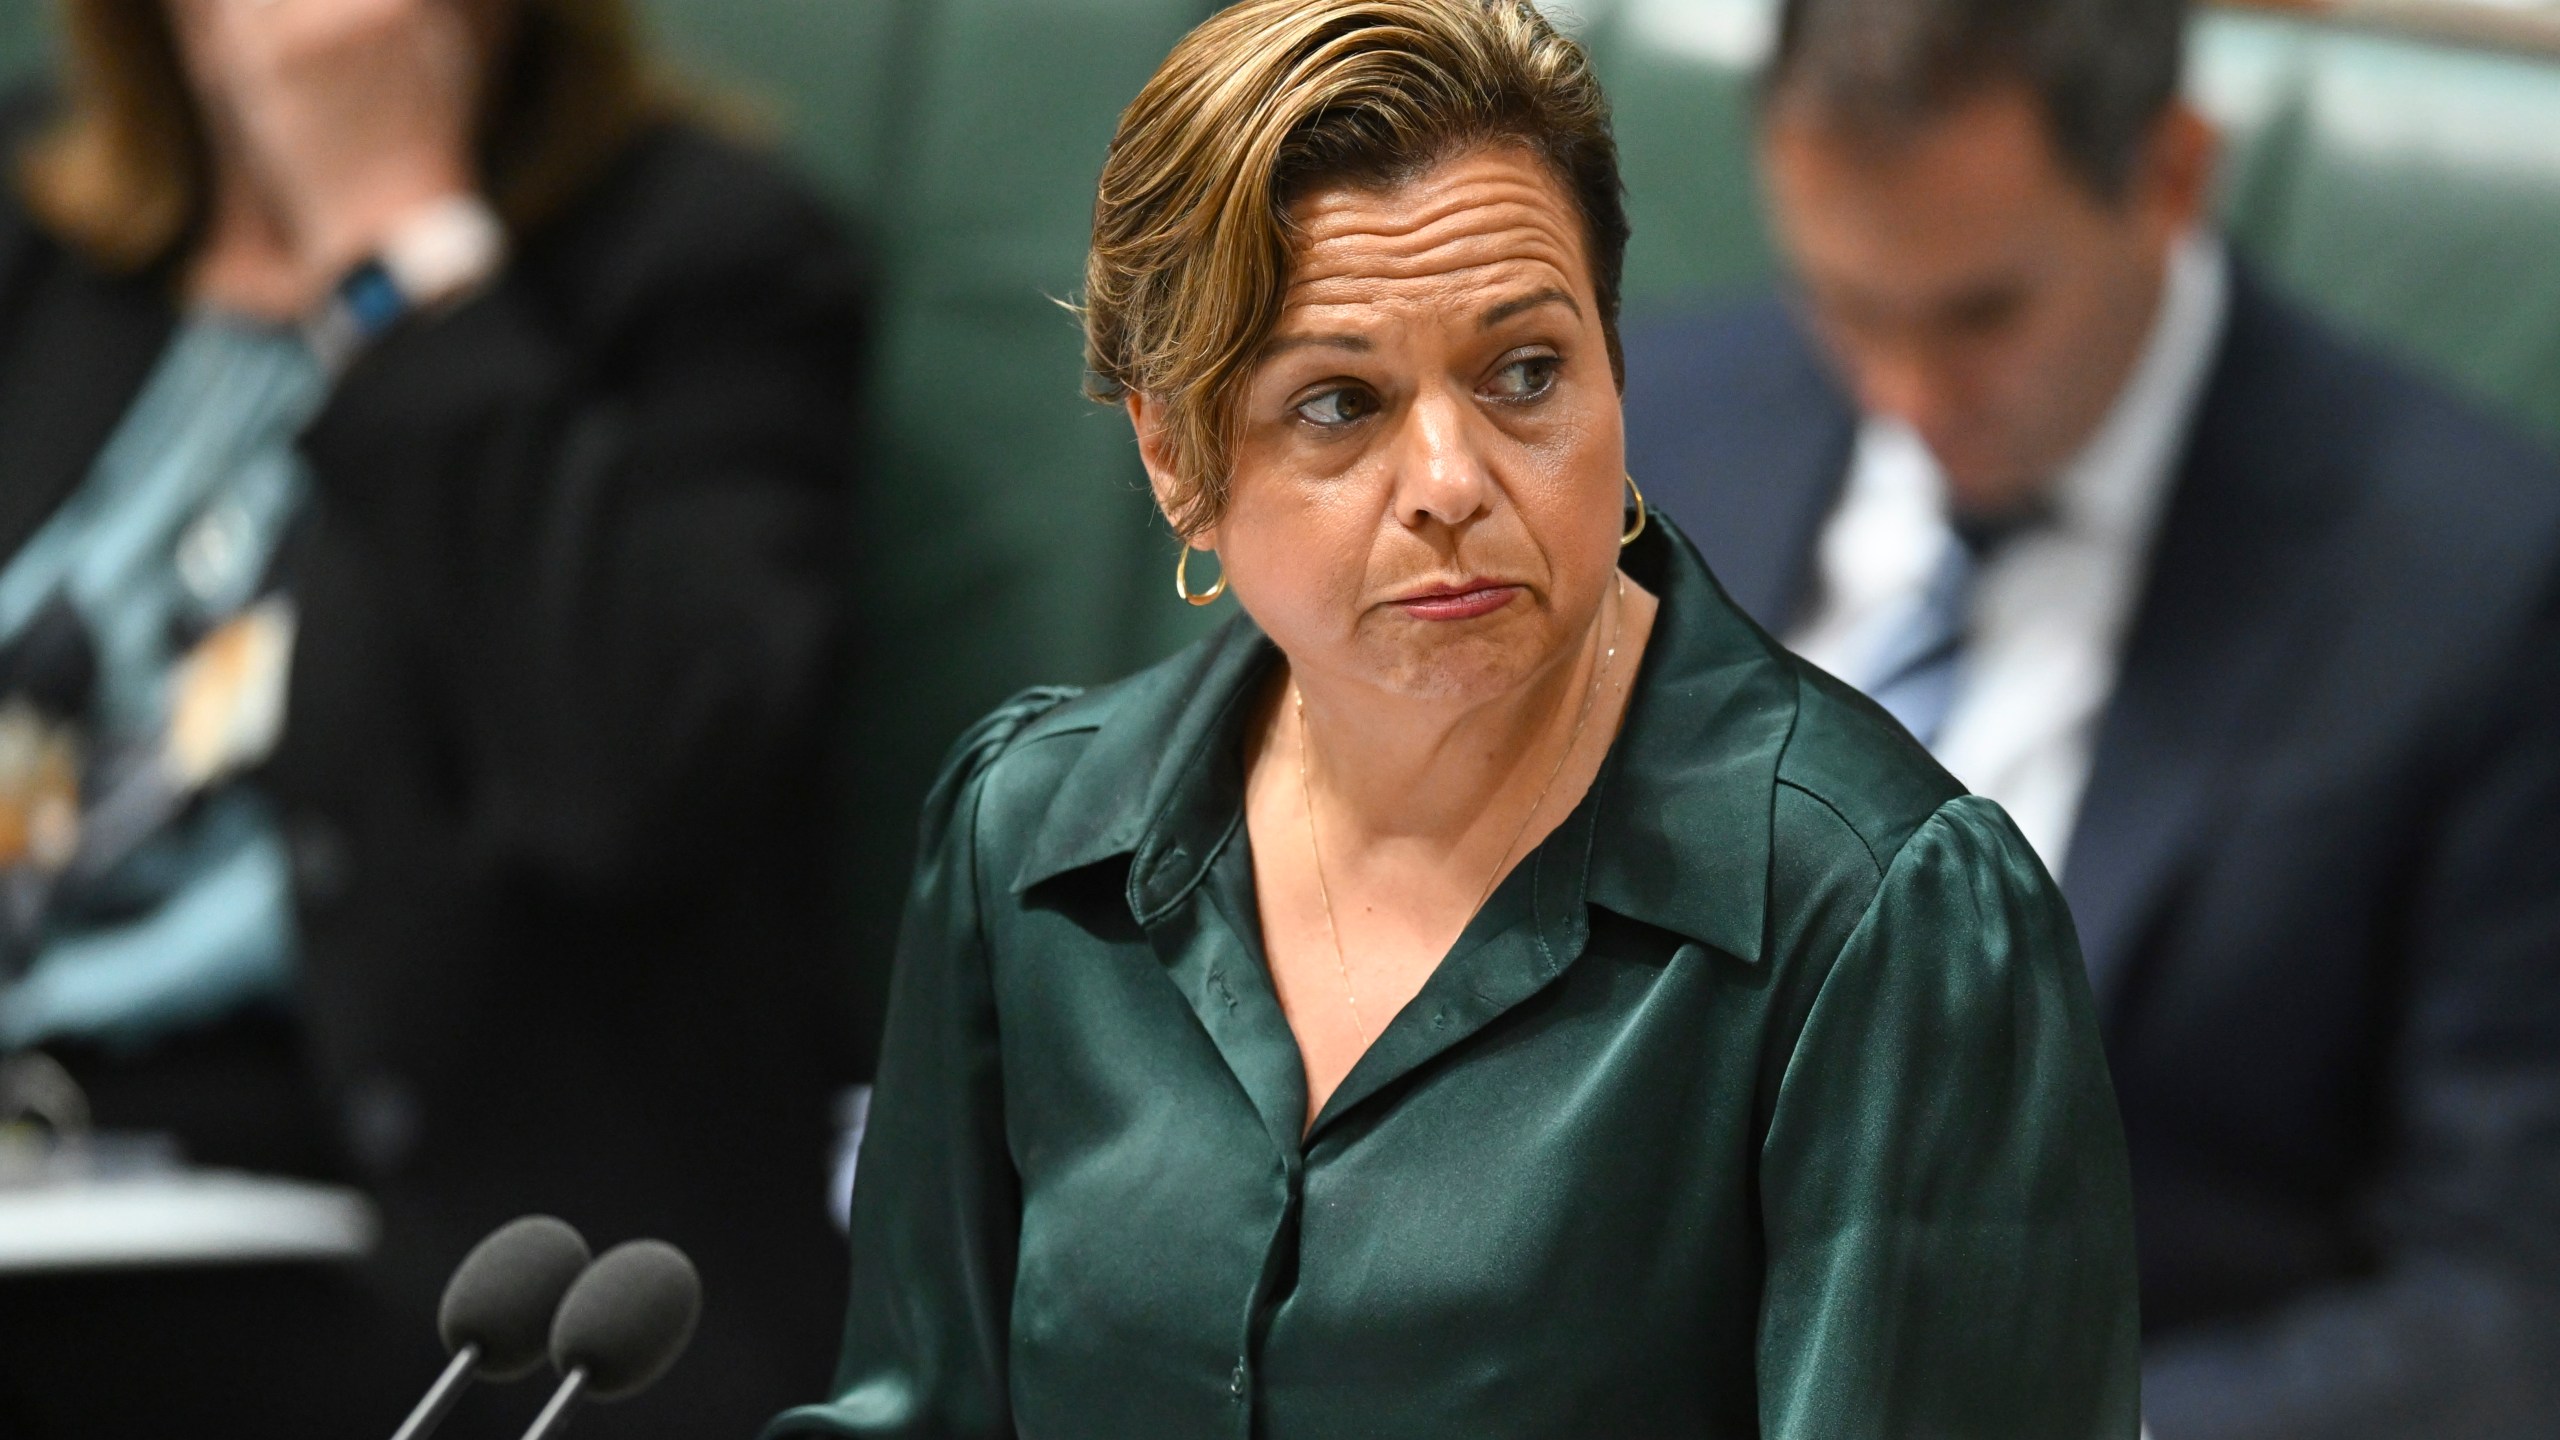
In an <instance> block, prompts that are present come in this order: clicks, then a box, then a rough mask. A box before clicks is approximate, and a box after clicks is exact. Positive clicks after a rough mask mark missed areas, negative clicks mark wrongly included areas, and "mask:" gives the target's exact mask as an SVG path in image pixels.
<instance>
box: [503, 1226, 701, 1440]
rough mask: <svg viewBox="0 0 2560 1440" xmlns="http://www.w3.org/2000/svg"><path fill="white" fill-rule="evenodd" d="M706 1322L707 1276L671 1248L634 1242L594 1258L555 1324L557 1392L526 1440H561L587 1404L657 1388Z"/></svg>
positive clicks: (553, 1355) (565, 1298)
mask: <svg viewBox="0 0 2560 1440" xmlns="http://www.w3.org/2000/svg"><path fill="white" fill-rule="evenodd" d="M701 1318H702V1276H701V1275H700V1273H698V1272H697V1271H695V1269H694V1268H693V1262H692V1261H691V1260H688V1259H686V1258H685V1254H684V1252H683V1251H681V1250H679V1249H677V1248H676V1247H674V1246H673V1245H670V1244H668V1243H667V1242H665V1241H664V1240H633V1241H630V1242H629V1243H627V1244H622V1245H616V1246H614V1247H613V1248H612V1249H610V1250H607V1251H606V1252H604V1253H603V1254H602V1255H599V1256H597V1257H596V1263H594V1264H593V1265H590V1266H588V1267H587V1273H585V1274H584V1275H581V1276H579V1277H578V1282H577V1283H576V1284H574V1285H572V1286H570V1287H569V1293H568V1294H567V1295H564V1296H562V1297H561V1300H560V1313H559V1315H558V1316H556V1317H554V1318H553V1320H552V1322H551V1368H553V1369H555V1370H557V1371H559V1372H560V1374H561V1377H562V1378H561V1381H560V1388H559V1389H557V1390H554V1391H553V1392H551V1403H550V1404H548V1405H545V1406H544V1407H542V1413H541V1414H540V1415H539V1416H537V1417H535V1419H534V1422H533V1428H532V1429H530V1430H527V1431H526V1432H524V1440H545V1437H546V1436H550V1435H556V1434H558V1433H559V1431H560V1429H561V1427H562V1426H565V1425H567V1424H568V1423H569V1411H570V1410H571V1409H572V1408H573V1407H575V1406H576V1405H577V1403H578V1401H579V1400H580V1399H582V1398H590V1397H591V1398H593V1399H597V1400H620V1399H623V1398H625V1397H626V1396H631V1395H637V1394H639V1393H640V1392H641V1391H643V1390H646V1389H648V1388H649V1387H650V1386H652V1385H654V1384H656V1383H657V1382H658V1377H659V1376H661V1375H664V1374H666V1373H667V1369H668V1367H669V1366H672V1365H674V1364H675V1363H676V1357H677V1356H679V1355H681V1354H683V1353H684V1347H685V1345H686V1343H687V1342H688V1341H690V1340H692V1339H693V1326H694V1322H695V1321H697V1320H700V1319H701Z"/></svg>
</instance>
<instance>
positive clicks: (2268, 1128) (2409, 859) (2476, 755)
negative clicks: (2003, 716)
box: [1627, 267, 2560, 1440]
mask: <svg viewBox="0 0 2560 1440" xmlns="http://www.w3.org/2000/svg"><path fill="white" fill-rule="evenodd" d="M2234 278H2235V284H2234V289H2233V295H2232V308H2231V312H2230V318H2229V322H2228V326H2227V329H2226V330H2225V332H2224V335H2223V339H2222V343H2221V348H2220V351H2219V354H2218V356H2217V358H2216V361H2215V364H2214V368H2213V370H2212V372H2211V379H2210V380H2209V382H2208V388H2207V390H2206V393H2205V395H2204V396H2203V398H2202V401H2201V404H2200V407H2199V410H2198V414H2197V419H2196V422H2195V428H2194V430H2193V431H2192V432H2191V434H2190V437H2189V442H2188V445H2187V449H2186V452H2185V456H2184V460H2183V463H2182V464H2181V465H2180V467H2179V470H2178V472H2177V477H2176V480H2175V482H2174V487H2173V491H2172V496H2171V499H2170V502H2169V509H2168V512H2167V514H2166V516H2165V517H2164V520H2163V523H2162V526H2161V529H2160V532H2159V534H2158V537H2157V539H2156V541H2155V543H2154V547H2153V549H2152V551H2151V553H2150V561H2149V570H2148V579H2147V584H2146V586H2145V587H2144V590H2143V595H2142V598H2141V600H2140V602H2139V605H2138V608H2137V610H2136V613H2135V618H2134V621H2133V629H2132V631H2131V633H2130V635H2129V636H2127V637H2126V639H2125V641H2124V649H2123V657H2124V658H2123V665H2122V671H2121V676H2120V679H2119V681H2118V684H2117V686H2116V689H2115V691H2114V694H2113V696H2112V699H2111V701H2110V704H2109V707H2108V709H2107V711H2106V713H2105V715H2104V717H2103V719H2102V721H2101V723H2100V727H2099V731H2098V740H2097V750H2096V755H2095V759H2094V766H2093V770H2092V774H2091V779H2090V784H2089V788H2088V790H2087V792H2086V795H2085V798H2084V800H2083V802H2082V804H2081V807H2080V810H2079V813H2078V816H2077V818H2076V822H2075V829H2074V831H2073V834H2072V840H2071V845H2070V849H2069V858H2068V861H2067V864H2066V866H2065V868H2064V872H2063V874H2062V876H2061V880H2062V885H2063V889H2064V893H2065V895H2066V896H2067V897H2068V898H2069V900H2070V902H2071V905H2072V909H2073V911H2074V915H2075V918H2076V920H2077V923H2078V925H2079V927H2080V932H2081V943H2082V947H2083V949H2084V951H2085V953H2086V956H2087V959H2088V963H2089V965H2090V968H2091V979H2092V982H2093V985H2094V987H2095V989H2096V991H2097V995H2098V1001H2099V1005H2100V1013H2101V1019H2102V1022H2103V1024H2104V1025H2105V1027H2106V1030H2107V1038H2108V1045H2109V1053H2110V1058H2111V1061H2112V1064H2113V1067H2114V1072H2115V1080H2116V1092H2117V1095H2118V1097H2119V1100H2120V1102H2121V1104H2122V1106H2123V1110H2124V1120H2125V1129H2126V1135H2127V1138H2128V1140H2129V1142H2130V1145H2131V1150H2132V1158H2133V1175H2134V1185H2135V1197H2136V1217H2137V1222H2138V1229H2139V1237H2140V1247H2141V1264H2142V1279H2143V1302H2142V1303H2143V1321H2144V1329H2145V1336H2146V1349H2145V1375H2144V1410H2145V1413H2146V1416H2147V1418H2148V1419H2149V1422H2150V1425H2151V1429H2152V1431H2153V1433H2154V1434H2155V1435H2157V1436H2158V1437H2159V1440H2241V1437H2252V1440H2255V1437H2267V1440H2275V1437H2299V1440H2313V1437H2317V1440H2358V1437H2373V1440H2381V1437H2397V1440H2411V1437H2426V1440H2466V1437H2482V1440H2487V1437H2522V1436H2528V1435H2548V1434H2551V1433H2552V1428H2551V1427H2552V1426H2553V1425H2554V1424H2555V1423H2560V1420H2556V1419H2555V1417H2560V469H2555V468H2554V467H2553V466H2552V465H2551V464H2550V463H2549V462H2548V461H2547V460H2545V459H2544V458H2542V457H2541V456H2539V455H2537V454H2536V453H2534V452H2533V451H2532V450H2531V449H2530V448H2529V447H2528V446H2526V445H2525V444H2523V443H2521V442H2520V441H2518V440H2516V439H2514V438H2512V437H2510V436H2509V435H2508V434H2506V433H2505V432H2504V431H2503V430H2502V429H2501V428H2500V427H2498V426H2497V425H2495V424H2493V423H2491V422H2488V421H2486V420H2483V419H2481V418H2478V417H2477V416H2475V415H2474V414H2473V413H2472V412H2470V411H2469V410H2467V409H2466V408H2464V407H2463V406H2462V405H2460V404H2459V403H2457V402H2454V401H2452V400H2449V399H2448V398H2446V397H2445V396H2443V395H2442V394H2440V393H2439V392H2438V391H2436V390H2435V389H2433V388H2431V387H2430V386H2428V385H2427V384H2425V383H2423V382H2421V381H2419V380H2417V379H2415V378H2413V377H2412V376H2410V375H2408V374H2405V373H2403V372H2402V371H2400V370H2398V369H2396V368H2394V367H2392V366H2391V365H2389V364H2387V363H2384V362H2382V361H2380V360H2378V359H2376V358H2374V357H2372V356H2370V355H2368V354H2366V353H2364V352H2363V351H2361V350H2359V349H2357V348H2355V347H2353V346H2351V345H2349V344H2347V343H2345V342H2343V341H2341V340H2340V339H2338V338H2336V337H2334V336H2333V335H2332V334H2330V333H2329V332H2327V331H2326V330H2324V329H2323V328H2322V327H2321V326H2320V325H2318V324H2317V323H2315V322H2314V321H2312V320H2311V319H2310V318H2309V317H2307V316H2305V315H2304V314H2302V313H2300V312H2299V311H2297V310H2296V309H2294V308H2292V307H2291V306H2290V305H2289V304H2287V303H2286V302H2284V301H2282V300H2281V299H2279V298H2278V297H2276V296H2275V295H2273V294H2271V293H2270V292H2269V290H2268V288H2267V287H2266V286H2265V284H2264V283H2263V282H2261V281H2260V280H2258V279H2256V278H2255V277H2253V276H2252V275H2251V274H2250V273H2249V272H2248V271H2247V269H2246V267H2240V268H2238V269H2237V271H2236V272H2235V277H2234ZM1627 374H1628V386H1629V389H1628V397H1627V422H1628V458H1629V464H1630V468H1631V470H1632V471H1633V472H1634V474H1635V475H1636V476H1637V477H1638V478H1639V480H1640V481H1641V483H1643V484H1644V485H1645V487H1646V489H1647V492H1648V494H1649V495H1651V496H1653V497H1654V498H1655V499H1656V501H1657V503H1658V504H1659V505H1660V506H1661V507H1662V508H1663V509H1664V510H1665V511H1666V512H1668V513H1670V514H1672V515H1675V516H1677V517H1678V519H1679V521H1680V523H1681V524H1682V525H1683V526H1684V527H1685V528H1686V529H1687V530H1688V532H1689V533H1690V534H1692V535H1695V536H1696V537H1698V544H1699V547H1700V549H1701V550H1703V551H1704V552H1705V554H1706V555H1707V558H1708V560H1709V562H1710V563H1711V564H1712V565H1713V566H1714V568H1715V570H1716V573H1717V574H1718V576H1719V577H1720V578H1721V579H1722V580H1723V581H1724V583H1725V584H1726V585H1727V586H1728V587H1730V589H1731V590H1732V592H1733V595H1734V598H1735V599H1736V600H1737V601H1738V602H1740V604H1741V605H1742V606H1743V607H1744V608H1745V609H1746V610H1747V611H1749V612H1750V613H1751V614H1753V615H1754V616H1755V617H1756V618H1758V619H1759V620H1760V621H1761V622H1762V623H1764V624H1766V625H1768V626H1770V627H1771V628H1772V629H1780V630H1783V629H1784V628H1785V627H1786V626H1787V625H1788V624H1789V623H1790V622H1791V621H1792V620H1794V619H1795V618H1797V616H1798V615H1799V613H1800V607H1801V606H1802V604H1803V603H1804V602H1805V600H1806V598H1807V592H1808V589H1809V586H1810V577H1811V576H1812V574H1813V555H1812V551H1813V548H1814V545H1815V542H1816V536H1817V535H1818V534H1819V532H1820V530H1821V528H1822V525H1823V522H1824V519H1825V517H1826V515H1827V514H1828V512H1829V511H1830V509H1831V508H1832V505H1833V503H1834V502H1835V501H1836V500H1837V498H1838V496H1839V493H1840V487H1841V484H1842V482H1843V479H1844V477H1845V474H1846V471H1847V469H1848V465H1849V459H1850V455H1851V448H1852V441H1853V438H1854V434H1855V431H1856V427H1857V425H1858V417H1857V413H1856V410H1855V407H1854V403H1853V402H1852V401H1851V399H1850V398H1849V397H1848V396H1847V394H1846V393H1845V392H1844V391H1843V389H1842V388H1841V386H1840V385H1839V383H1838V381H1837V380H1836V379H1835V378H1834V376H1833V374H1832V372H1831V371H1830V370H1829V368H1828V367H1827V365H1826V364H1825V362H1824V361H1823V359H1822V358H1820V356H1819V355H1818V352H1817V348H1816V347H1815V345H1814V344H1813V343H1812V342H1811V340H1810V338H1809V337H1808V336H1807V335H1806V334H1805V333H1804V331H1803V330H1802V329H1801V328H1800V326H1799V324H1798V323H1797V322H1796V320H1795V319H1794V318H1793V317H1792V316H1791V315H1790V314H1789V313H1788V311H1787V310H1786V309H1785V308H1784V307H1783V306H1781V305H1778V304H1775V303H1771V304H1764V305H1760V306H1756V307H1752V308H1749V309H1745V310H1742V311H1738V312H1734V313H1730V314H1726V315H1721V316H1713V317H1709V316H1685V317H1673V318H1666V319H1663V320H1660V321H1657V322H1655V323H1653V324H1651V325H1640V326H1636V327H1633V328H1632V329H1631V331H1630V333H1629V335H1628V339H1627Z"/></svg>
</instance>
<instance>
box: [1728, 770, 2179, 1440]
mask: <svg viewBox="0 0 2560 1440" xmlns="http://www.w3.org/2000/svg"><path fill="white" fill-rule="evenodd" d="M1761 1165H1762V1169H1761V1179H1760V1194H1761V1202H1762V1210H1763V1221H1764V1225H1765V1227H1766V1234H1767V1241H1768V1259H1767V1280H1766V1283H1767V1288H1766V1290H1765V1292H1764V1295H1763V1298H1762V1309H1761V1317H1760V1338H1759V1345H1760V1374H1761V1400H1760V1404H1761V1422H1762V1430H1763V1433H1764V1434H1766V1435H1767V1436H1769V1437H1771V1440H1858V1437H1876V1440H1885V1437H1892V1440H1938V1437H1950V1440H1952V1437H1962V1440H2081V1437H2107V1440H2132V1437H2133V1436H2135V1435H2136V1434H2137V1433H2138V1432H2139V1430H2140V1415H2139V1411H2140V1395H2139V1389H2140V1355H2139V1348H2138V1345H2139V1327H2138V1316H2137V1307H2136V1279H2135V1269H2134V1244H2133V1218H2132V1195H2131V1190H2130V1181H2129V1178H2128V1175H2127V1170H2126V1162H2125V1152H2124V1140H2123V1134H2122V1130H2121V1126H2120V1123H2119V1121H2118V1118H2117V1114H2116V1105H2115V1096H2114V1092H2113V1089H2112V1087H2111V1085H2110V1084H2109V1081H2108V1078H2107V1070H2106V1061H2105V1058H2104V1053H2103V1051H2102V1049H2101V1046H2100V1040H2099V1035H2098V1030H2097V1025H2096V1021H2095V1019H2094V1011H2093V1007H2092V1004H2091V1001H2090V998H2089V992H2088V982H2087V979H2086V976H2085V975H2084V974H2083V972H2082V969H2081V961H2080V952H2079V945H2078V942H2077V940H2076V939H2075V937H2074V935H2073V932H2072V928H2071V920H2070V916H2069V914H2068V912H2067V911H2066V910H2065V909H2064V906H2063V902H2062V898H2061V896H2060V895H2059V894H2058V893H2057V892H2056V890H2055V889H2054V886H2053V882H2052V881H2051V880H2050V879H2049V878H2047V876H2046V875H2045V872H2044V869H2043V867H2042V866H2041V865H2040V864H2039V863H2038V862H2037V861H2036V859H2035V857H2034V855H2033V854H2032V852H2030V851H2029V850H2028V848H2027V845H2026V842H2025V841H2024V840H2023V839H2021V838H2020V837H2019V835H2018V833H2017V831H2016V830H2015V829H2014V828H2013V827H2012V826H2011V825H2010V823H2009V820H2008V818H2007V817H2006V816H2005V815H2003V814H2002V813H2001V812H2000V810H1999V808H1998V807H1997V806H1995V805H1993V804H1991V803H1990V802H1988V801H1984V800H1981V799H1977V798H1973V797H1964V798H1960V799H1956V800H1951V801H1949V802H1947V803H1946V804H1945V805H1944V806H1942V807H1941V808H1940V809H1939V810H1938V812H1937V813H1936V814H1935V815H1933V816H1931V817H1930V819H1929V820H1928V821H1927V822H1926V823H1924V824H1923V825H1922V826H1921V828H1920V829H1919V831H1918V832H1917V833H1915V834H1914V835H1913V836H1912V837H1911V839H1910V840H1909V841H1908V842H1906V843H1905V844H1904V846H1903V847H1902V849H1901V850H1900V851H1899V852H1898V853H1897V854H1896V855H1895V856H1894V857H1893V859H1892V861H1891V864H1890V865H1889V867H1888V868H1887V870H1886V873H1885V874H1884V876H1883V878H1882V880H1881V882H1880V884H1879V886H1878V889H1877V891H1876V893H1875V895H1874V897H1873V898H1872V900H1871V901H1870V902H1869V904H1868V906H1867V909H1866V913H1865V914H1864V916H1863V917H1862V918H1861V919H1860V920H1859V922H1858V924H1857V927H1856V929H1855V930H1854V931H1853V932H1852V933H1851V935H1850V937H1849V939H1848V940H1847V942H1846V943H1845V944H1844V945H1843V947H1842V949H1841V951H1840V953H1839V955H1838V956H1837V958H1836V959H1835V960H1834V961H1833V963H1832V966H1831V968H1830V970H1829V972H1828V974H1827V975H1826V976H1825V977H1824V978H1823V979H1822V981H1821V982H1820V987H1819V990H1818V991H1817V993H1816V994H1815V996H1814V998H1813V1001H1812V1004H1811V1008H1810V1010H1809V1012H1808V1013H1807V1015H1806V1019H1805V1023H1804V1027H1803V1030H1802V1031H1801V1033H1800V1035H1799V1036H1798V1038H1797V1040H1796V1043H1795V1046H1794V1050H1793V1052H1792V1054H1791V1055H1790V1056H1789V1058H1788V1060H1787V1062H1786V1066H1785V1070H1784V1075H1783V1079H1782V1080H1781V1082H1780V1085H1779V1091H1778V1098H1777V1100H1776V1103H1775V1106H1774V1108H1773V1110H1772V1112H1771V1119H1770V1123H1769V1129H1768V1132H1767V1136H1766V1139H1765V1142H1764V1144H1763V1146H1762V1152H1761Z"/></svg>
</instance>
